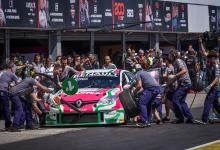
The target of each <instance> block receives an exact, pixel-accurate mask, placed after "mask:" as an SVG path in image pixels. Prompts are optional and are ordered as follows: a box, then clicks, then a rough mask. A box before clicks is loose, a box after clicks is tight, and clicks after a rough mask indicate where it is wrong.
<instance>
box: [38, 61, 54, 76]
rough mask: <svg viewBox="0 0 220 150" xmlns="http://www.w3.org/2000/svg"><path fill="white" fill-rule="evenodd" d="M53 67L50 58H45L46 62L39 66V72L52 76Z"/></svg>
mask: <svg viewBox="0 0 220 150" xmlns="http://www.w3.org/2000/svg"><path fill="white" fill-rule="evenodd" d="M53 69H54V67H53V62H52V59H50V58H47V59H46V64H45V66H43V67H41V71H40V72H41V73H45V74H47V75H50V76H52V75H53Z"/></svg>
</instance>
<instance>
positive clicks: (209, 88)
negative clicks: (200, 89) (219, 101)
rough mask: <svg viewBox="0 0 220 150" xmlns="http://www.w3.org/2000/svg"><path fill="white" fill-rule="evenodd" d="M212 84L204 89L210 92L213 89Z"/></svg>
mask: <svg viewBox="0 0 220 150" xmlns="http://www.w3.org/2000/svg"><path fill="white" fill-rule="evenodd" d="M211 88H212V87H211V86H210V85H209V86H207V87H206V88H205V89H204V91H205V92H206V93H209V91H210V90H211Z"/></svg>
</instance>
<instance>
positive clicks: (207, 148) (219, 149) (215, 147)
mask: <svg viewBox="0 0 220 150" xmlns="http://www.w3.org/2000/svg"><path fill="white" fill-rule="evenodd" d="M187 150H220V140H217V141H213V142H210V143H206V144H203V145H199V146H196V147H192V148H190V149H187Z"/></svg>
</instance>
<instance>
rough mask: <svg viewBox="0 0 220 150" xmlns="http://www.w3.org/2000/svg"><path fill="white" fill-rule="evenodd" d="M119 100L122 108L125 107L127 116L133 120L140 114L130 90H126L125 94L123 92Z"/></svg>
mask: <svg viewBox="0 0 220 150" xmlns="http://www.w3.org/2000/svg"><path fill="white" fill-rule="evenodd" d="M119 98H120V101H121V104H122V106H123V107H124V110H125V114H126V116H128V117H130V118H132V117H135V116H137V115H138V114H139V113H138V112H139V111H138V108H137V104H136V102H135V100H134V98H133V97H132V96H131V93H130V92H129V91H128V90H124V91H123V92H121V93H120V94H119Z"/></svg>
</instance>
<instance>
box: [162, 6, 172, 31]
mask: <svg viewBox="0 0 220 150" xmlns="http://www.w3.org/2000/svg"><path fill="white" fill-rule="evenodd" d="M172 19H173V18H172V3H171V2H163V25H162V30H163V31H172V24H173V22H172Z"/></svg>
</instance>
